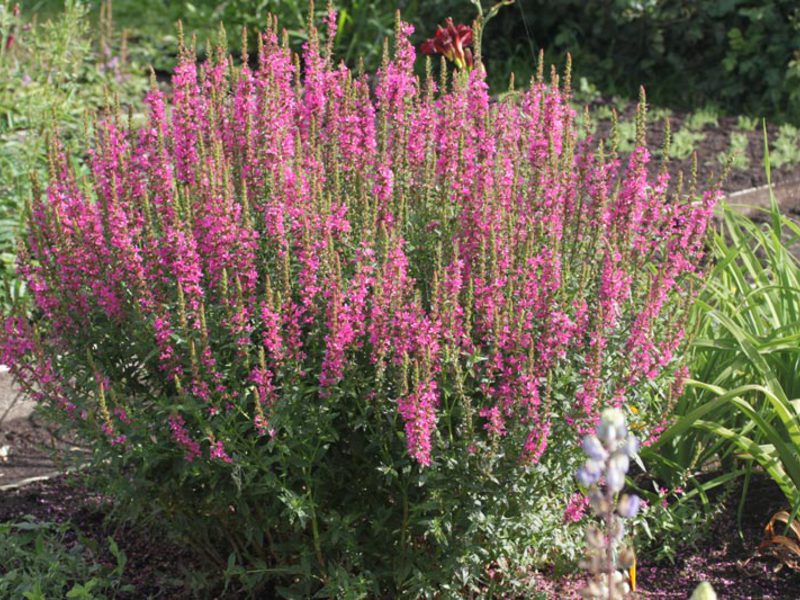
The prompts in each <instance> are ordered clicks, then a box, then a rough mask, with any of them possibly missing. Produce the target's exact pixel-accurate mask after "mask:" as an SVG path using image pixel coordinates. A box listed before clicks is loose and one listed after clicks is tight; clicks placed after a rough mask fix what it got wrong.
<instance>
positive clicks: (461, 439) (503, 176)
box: [2, 13, 716, 597]
mask: <svg viewBox="0 0 800 600" xmlns="http://www.w3.org/2000/svg"><path fill="white" fill-rule="evenodd" d="M325 20H326V25H327V31H328V34H327V36H325V37H324V38H321V37H320V35H319V33H318V32H317V31H316V30H315V29H312V30H311V31H310V32H309V35H308V44H307V45H306V46H305V49H304V52H303V56H302V59H301V61H300V70H299V71H298V68H297V67H298V65H297V63H295V61H294V60H293V57H292V55H291V53H290V51H289V50H288V48H287V47H286V46H284V45H282V44H281V42H280V41H279V36H278V33H277V29H276V24H275V23H274V21H273V22H270V28H269V29H268V31H267V32H266V34H265V35H264V36H263V37H262V38H261V41H260V43H259V44H258V46H259V53H258V56H257V58H256V59H255V60H254V64H255V65H256V66H255V67H254V68H251V67H250V66H249V65H250V61H249V60H248V59H249V57H247V56H244V57H243V60H242V61H241V65H242V66H241V67H237V66H234V65H233V64H232V62H231V60H230V58H229V55H228V53H227V43H226V41H225V40H224V39H223V40H220V42H219V47H218V49H217V50H216V51H215V52H213V53H212V56H211V57H210V59H209V61H207V62H205V63H203V64H200V65H198V64H197V63H196V62H195V53H194V49H193V48H190V47H187V46H185V45H181V50H180V54H179V56H180V59H179V64H178V66H177V68H176V70H175V74H174V76H173V80H172V97H171V99H170V102H169V103H167V101H166V97H165V95H164V94H163V93H161V92H160V91H158V90H157V89H155V88H153V89H152V90H151V91H150V93H149V94H148V96H147V99H146V103H147V106H148V109H147V110H148V116H147V122H146V124H145V125H144V126H143V127H142V128H139V129H137V128H136V127H134V126H133V125H132V124H131V123H129V122H126V120H125V119H124V118H123V117H122V116H121V115H120V114H119V113H118V112H117V111H115V110H113V109H112V108H110V109H108V110H107V111H105V113H104V114H103V116H102V118H100V119H99V120H98V121H97V122H96V123H94V124H93V129H94V136H93V138H94V142H93V144H92V146H91V149H90V151H89V157H90V161H89V162H90V165H91V175H90V177H88V178H83V179H79V178H78V177H77V176H76V175H75V173H74V172H73V170H72V169H71V168H70V165H69V162H68V160H67V158H66V155H65V153H64V151H63V148H62V146H60V145H59V144H58V143H57V142H55V143H54V144H53V145H52V146H51V148H50V156H49V164H50V168H51V171H50V177H49V186H48V188H47V190H46V191H45V192H44V193H40V192H39V191H38V190H35V193H34V196H33V200H32V202H31V203H30V205H29V207H28V210H27V213H28V224H29V229H30V234H29V236H28V238H27V240H26V243H25V251H24V253H23V256H22V261H21V266H20V272H21V274H22V275H23V277H24V278H25V280H26V282H27V284H28V286H29V287H30V289H31V292H32V293H31V296H32V298H31V301H32V305H31V306H30V307H28V308H26V307H22V306H21V307H19V308H18V310H17V312H16V313H15V314H14V315H12V316H10V317H9V318H8V319H7V320H6V322H5V334H4V335H3V343H2V350H3V353H2V359H3V362H5V363H6V364H9V365H12V371H13V373H14V374H15V376H16V377H17V379H18V381H20V383H21V384H22V385H24V386H26V388H27V389H28V390H29V391H30V392H31V393H32V394H33V395H34V396H35V397H36V398H38V399H39V400H41V401H42V403H43V404H44V405H45V406H46V407H47V408H48V409H49V410H50V411H51V413H52V415H53V417H54V418H55V419H57V420H59V421H60V422H61V423H62V424H63V425H64V426H65V427H66V428H69V429H73V430H75V431H76V432H77V433H78V434H79V435H80V436H82V437H84V438H85V439H87V440H89V441H91V442H93V448H94V451H95V455H96V458H97V459H98V461H99V462H100V463H102V464H103V465H106V466H108V465H110V467H111V468H110V470H109V471H108V476H109V478H110V483H111V490H112V492H113V493H114V494H115V495H116V496H117V498H118V501H119V503H120V507H121V508H123V509H124V508H126V507H128V508H130V509H131V510H132V511H138V512H139V513H140V514H145V515H150V516H151V517H154V518H158V519H159V522H160V523H162V524H169V526H170V528H171V529H172V531H173V532H176V533H177V534H179V535H181V536H182V537H183V539H184V540H186V542H187V543H190V544H192V546H193V547H194V548H195V549H196V550H197V552H199V553H201V554H202V555H204V556H205V557H206V559H207V560H208V561H209V563H210V564H211V565H213V566H214V568H215V569H217V570H220V571H221V570H223V569H224V570H225V571H226V573H227V575H228V576H229V583H230V585H236V586H243V587H244V588H246V589H248V590H250V591H255V590H257V589H261V588H263V587H264V586H265V585H274V586H275V587H276V591H277V592H278V593H280V594H282V595H284V596H286V597H308V596H309V595H311V594H314V593H319V594H321V595H330V596H335V597H363V596H366V595H370V594H371V595H388V596H397V595H407V596H418V595H420V594H427V595H432V594H434V593H435V594H437V595H438V596H440V597H463V596H464V595H465V594H485V593H489V594H490V595H491V594H495V593H501V591H502V590H507V591H510V590H515V589H516V590H518V589H520V588H524V585H525V581H526V580H525V577H524V570H525V568H527V567H528V566H530V565H531V564H535V563H537V562H539V561H543V560H546V559H547V558H548V556H549V555H548V553H547V551H545V550H544V548H547V549H549V551H550V552H552V551H553V550H554V549H555V548H554V546H553V539H555V536H557V535H563V530H562V515H563V511H564V505H565V503H566V499H567V498H568V497H569V496H570V494H571V493H572V492H573V491H574V484H573V483H572V479H571V477H570V475H569V474H570V473H571V472H573V471H574V468H575V466H576V461H577V460H579V458H578V451H577V444H576V440H577V438H578V435H579V434H580V433H581V432H584V431H586V430H587V429H588V428H590V427H591V426H592V425H593V423H594V419H595V418H596V417H597V415H598V414H599V411H600V409H602V408H603V407H604V406H606V405H614V406H617V407H624V408H625V409H626V410H628V411H629V412H630V414H631V417H630V420H631V427H632V428H633V429H634V430H635V431H636V432H637V434H638V435H640V436H641V437H642V438H643V439H645V440H648V441H651V440H652V438H653V436H656V435H657V434H658V432H659V431H660V429H661V428H662V427H663V426H664V425H665V422H664V415H665V414H667V413H668V411H669V408H670V406H671V404H672V402H673V397H672V389H673V386H674V385H675V383H676V378H675V377H673V371H674V369H675V367H676V363H678V362H680V361H679V360H678V359H677V358H676V357H679V356H680V353H679V349H680V347H681V345H682V341H683V323H684V320H685V316H686V311H687V309H688V307H689V306H690V303H691V300H692V292H691V290H692V285H691V281H692V280H693V278H694V277H695V276H696V273H697V270H698V266H697V265H698V264H699V263H700V262H701V260H702V256H703V240H704V237H705V231H706V226H707V223H708V219H709V216H710V214H711V211H712V208H713V205H714V202H715V200H716V194H715V193H713V192H708V193H705V194H703V195H702V196H698V195H697V192H696V190H695V189H694V184H691V186H687V187H686V189H682V187H681V186H680V185H678V186H677V188H676V189H672V190H671V189H670V187H669V177H668V175H667V174H666V171H665V170H662V172H661V174H660V175H659V176H658V177H657V178H656V179H654V180H651V179H649V178H648V175H647V167H648V163H649V160H650V158H649V153H648V151H647V149H646V148H645V147H644V145H643V142H644V119H645V114H644V113H645V105H644V102H643V101H642V104H641V107H640V114H639V118H638V126H637V132H638V133H637V136H636V140H637V148H636V149H635V150H634V152H633V153H632V155H631V157H630V159H629V160H628V161H627V165H626V166H623V165H622V164H621V160H620V158H619V157H618V156H617V151H616V148H615V147H614V146H613V145H601V146H600V147H597V146H595V145H594V144H593V143H591V142H578V138H577V135H576V132H575V127H574V124H573V119H574V114H573V111H572V109H571V108H570V106H569V103H568V101H569V97H570V88H569V79H568V77H567V79H566V81H565V82H563V83H562V85H561V86H559V84H558V76H557V75H556V74H555V73H554V74H553V81H552V82H551V83H549V84H548V83H545V82H544V81H543V77H541V74H540V76H539V77H538V79H537V81H536V82H535V83H534V84H533V85H532V87H531V88H530V89H529V90H528V91H527V92H525V93H524V94H521V95H519V96H518V97H516V96H514V97H508V98H506V99H505V100H503V101H500V102H495V101H493V100H491V98H490V96H489V93H488V89H487V86H486V84H485V82H484V80H483V78H482V76H481V71H480V70H475V71H473V72H471V73H455V74H451V75H447V74H445V76H444V77H443V78H442V79H441V81H440V83H439V84H437V83H436V82H434V81H433V79H432V78H431V77H428V78H427V79H426V80H423V81H420V80H419V79H418V78H416V77H415V75H414V66H415V64H414V63H415V52H414V48H413V46H412V45H411V43H410V42H409V39H408V36H409V35H410V34H411V32H412V28H411V27H410V26H408V25H406V24H403V23H398V25H397V35H396V40H395V44H394V55H393V58H392V59H391V60H390V61H387V62H385V63H384V64H383V65H382V67H381V68H380V69H379V71H378V72H377V74H376V75H375V77H374V89H372V88H371V86H370V81H371V80H370V79H369V78H368V76H367V75H359V76H354V75H353V74H352V73H350V72H349V71H348V70H347V69H346V68H345V67H344V66H336V63H335V61H334V59H333V42H332V39H333V32H334V31H335V27H336V23H337V19H336V16H335V14H333V13H332V14H330V15H328V16H327V17H326V19H325ZM245 47H246V44H245ZM612 137H613V136H612ZM27 310H30V313H28V312H26V311H27ZM28 314H31V315H32V317H31V318H28V316H27V315H28ZM680 379H681V375H680V374H679V375H678V377H677V382H678V383H679V382H680ZM573 448H575V450H572V449H573ZM566 545H567V546H568V544H566Z"/></svg>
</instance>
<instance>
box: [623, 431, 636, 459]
mask: <svg viewBox="0 0 800 600" xmlns="http://www.w3.org/2000/svg"><path fill="white" fill-rule="evenodd" d="M619 451H620V452H624V453H625V454H627V455H628V456H629V457H630V458H633V457H634V456H636V455H637V454H639V439H638V438H637V437H636V436H633V435H632V436H630V437H628V439H627V440H625V443H624V444H622V446H620V448H619Z"/></svg>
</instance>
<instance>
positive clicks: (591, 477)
mask: <svg viewBox="0 0 800 600" xmlns="http://www.w3.org/2000/svg"><path fill="white" fill-rule="evenodd" d="M588 462H590V461H587V464H588ZM575 479H577V480H578V483H579V484H581V485H582V486H583V487H587V488H588V487H589V486H591V485H592V484H594V483H597V480H598V479H600V472H599V471H596V470H590V469H589V468H587V466H586V465H584V466H582V467H579V468H578V470H577V472H576V473H575Z"/></svg>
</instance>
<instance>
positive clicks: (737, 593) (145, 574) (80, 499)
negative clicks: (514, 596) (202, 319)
mask: <svg viewBox="0 0 800 600" xmlns="http://www.w3.org/2000/svg"><path fill="white" fill-rule="evenodd" d="M738 499H739V495H738V490H737V491H735V492H734V493H732V494H729V496H728V500H727V502H726V507H725V510H724V511H722V512H721V516H720V517H719V518H718V519H716V520H715V522H714V523H713V524H712V526H711V529H710V536H709V538H708V541H706V542H703V543H702V544H701V545H700V546H699V547H697V548H685V549H682V550H681V551H680V552H679V553H678V559H677V561H676V562H675V564H669V563H654V562H652V561H650V560H647V559H646V558H645V559H643V560H642V562H641V563H640V565H639V569H638V581H639V597H641V598H664V599H667V598H669V599H672V598H675V599H678V598H681V599H685V598H688V597H689V596H690V595H691V592H692V589H693V588H694V586H695V585H696V584H697V582H698V581H703V580H705V581H709V582H711V583H712V584H713V586H714V588H715V589H716V590H717V592H718V594H719V597H720V598H721V599H723V598H724V599H730V600H734V599H737V600H739V599H741V600H745V599H756V598H757V599H763V600H789V599H796V598H800V574H798V573H796V572H794V571H791V570H790V569H788V568H783V569H781V570H776V569H777V567H779V566H780V563H779V562H778V561H777V560H775V559H774V558H772V557H770V556H760V555H758V554H757V552H756V548H757V546H758V544H759V542H760V541H761V538H762V533H763V525H764V523H765V522H766V521H767V520H768V519H769V517H770V515H772V514H773V513H774V512H776V511H777V510H780V509H781V508H783V507H784V499H783V496H782V494H781V493H780V490H778V489H777V487H775V485H774V484H773V483H772V481H770V480H768V479H767V478H762V477H758V476H755V477H754V478H753V480H752V483H751V486H750V490H749V493H748V498H747V503H746V506H745V513H744V518H743V522H742V534H743V537H742V538H741V539H740V537H739V534H738V530H737V526H736V518H735V514H736V504H737V502H738ZM111 507H112V505H111V503H110V501H109V499H107V498H103V497H102V496H100V495H98V494H96V493H93V492H91V491H89V490H88V489H86V488H85V487H83V485H82V484H81V482H80V479H79V478H78V477H77V476H60V477H57V478H54V479H51V480H49V481H41V482H37V483H33V484H31V485H28V486H25V487H23V488H20V489H16V490H11V491H5V492H0V523H2V522H13V521H19V520H20V519H22V518H23V517H25V516H26V515H31V516H33V517H34V518H35V519H36V520H38V521H46V522H57V523H69V524H70V527H71V528H73V529H74V532H75V533H74V534H73V535H72V536H70V537H68V540H70V539H71V540H75V539H76V538H77V535H78V533H79V534H81V535H83V536H87V537H88V538H91V539H94V540H95V541H96V542H97V544H98V545H103V544H104V543H105V540H106V538H107V537H108V536H113V538H114V539H115V540H116V541H117V543H118V544H119V547H120V549H121V550H122V551H123V552H124V553H125V555H126V556H127V567H126V570H125V575H124V577H123V582H124V583H125V584H127V585H131V586H133V589H134V590H135V591H130V592H127V593H123V594H121V595H120V596H119V598H123V599H124V598H130V599H133V598H145V597H149V598H174V599H177V600H181V599H183V598H190V597H193V596H192V594H191V592H190V589H189V586H188V584H187V582H186V580H185V577H187V575H188V574H189V573H190V572H191V571H192V565H195V564H197V561H196V560H195V558H194V557H193V556H192V554H191V552H190V550H189V549H188V548H186V547H181V546H177V545H175V544H173V543H171V542H169V541H167V540H165V539H164V537H163V536H162V535H157V534H155V532H153V531H148V530H146V529H144V528H134V527H130V526H127V525H126V526H116V527H115V526H114V525H113V524H110V523H108V522H106V520H105V517H106V515H107V514H108V512H109V510H110V509H111ZM103 560H106V561H108V562H109V563H110V562H111V561H112V557H111V556H110V555H104V557H103ZM531 580H532V581H533V585H534V586H535V589H537V590H538V591H539V593H540V596H539V598H541V599H542V600H544V599H545V598H546V599H548V600H550V599H566V598H577V597H578V595H577V589H578V587H579V586H580V584H581V579H580V577H579V576H577V575H559V576H556V575H554V574H552V573H550V574H548V573H534V574H532V575H531ZM228 597H231V598H232V597H235V596H225V595H221V596H218V598H220V599H223V598H228Z"/></svg>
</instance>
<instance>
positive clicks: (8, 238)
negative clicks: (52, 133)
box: [0, 0, 146, 307]
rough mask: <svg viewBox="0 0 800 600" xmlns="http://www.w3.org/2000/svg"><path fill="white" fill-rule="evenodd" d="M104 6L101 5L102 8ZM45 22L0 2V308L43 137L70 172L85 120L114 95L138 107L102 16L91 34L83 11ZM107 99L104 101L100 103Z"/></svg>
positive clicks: (11, 280)
mask: <svg viewBox="0 0 800 600" xmlns="http://www.w3.org/2000/svg"><path fill="white" fill-rule="evenodd" d="M108 5H110V3H106V6H108ZM59 6H60V8H61V11H60V12H58V13H57V14H55V15H54V16H53V18H52V19H49V20H46V21H36V20H29V19H28V18H27V15H26V14H25V13H23V12H22V11H21V9H20V6H19V5H17V4H14V3H12V2H9V1H8V0H3V1H2V2H0V304H2V305H4V306H5V307H8V305H9V304H10V303H11V302H12V301H13V299H14V298H15V297H16V296H18V295H19V294H20V293H22V288H21V287H20V283H19V281H18V280H17V278H16V277H15V275H14V261H15V258H16V245H17V239H18V229H19V226H20V224H21V218H22V208H23V206H24V204H25V202H26V199H27V198H28V197H30V194H31V176H32V175H38V176H39V177H40V179H45V178H46V173H47V150H46V146H47V144H46V143H45V139H44V132H45V131H46V130H48V129H52V128H53V126H54V125H57V127H58V128H59V129H60V131H61V132H62V135H61V137H62V142H63V143H64V145H65V150H66V151H67V152H68V154H69V156H70V159H71V160H73V161H75V167H76V168H79V169H80V168H82V167H81V164H82V159H83V158H85V155H84V154H83V153H82V151H81V147H82V146H83V145H84V144H83V143H82V142H78V138H80V137H81V134H82V132H83V127H84V121H85V118H86V117H87V116H88V115H89V114H90V113H91V112H93V111H95V110H97V109H98V108H99V107H100V106H102V105H103V104H104V103H107V102H108V99H109V98H112V97H114V96H115V95H116V96H117V97H118V98H119V102H120V103H121V104H122V105H123V106H124V107H125V108H126V109H127V108H129V107H131V108H135V107H137V106H139V105H140V104H141V102H140V97H141V94H143V93H144V90H145V88H146V79H145V78H144V77H143V76H142V74H141V73H139V74H137V68H136V66H135V65H132V64H130V63H129V62H128V60H127V51H126V41H125V39H124V37H120V36H119V35H116V34H115V33H114V30H113V27H112V24H111V21H110V17H109V16H108V13H107V10H108V9H105V11H104V16H103V18H102V19H101V21H100V24H99V27H93V26H92V24H91V22H90V20H89V15H88V9H87V7H86V5H84V4H82V3H81V2H78V1H77V0H67V1H66V2H60V4H59ZM104 99H105V100H104Z"/></svg>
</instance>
